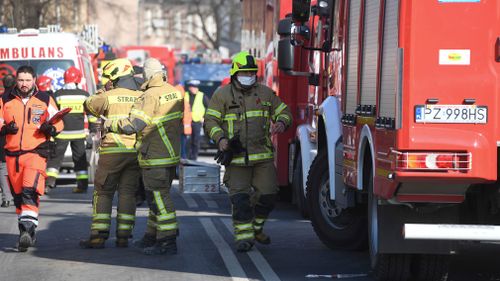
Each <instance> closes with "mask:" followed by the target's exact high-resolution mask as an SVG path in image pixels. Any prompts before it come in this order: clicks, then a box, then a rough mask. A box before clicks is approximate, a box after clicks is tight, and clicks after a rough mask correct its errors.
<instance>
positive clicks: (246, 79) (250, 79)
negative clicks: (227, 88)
mask: <svg viewBox="0 0 500 281" xmlns="http://www.w3.org/2000/svg"><path fill="white" fill-rule="evenodd" d="M237 79H238V82H240V84H241V85H242V86H252V85H253V84H255V79H256V78H255V75H252V76H238V77H237Z"/></svg>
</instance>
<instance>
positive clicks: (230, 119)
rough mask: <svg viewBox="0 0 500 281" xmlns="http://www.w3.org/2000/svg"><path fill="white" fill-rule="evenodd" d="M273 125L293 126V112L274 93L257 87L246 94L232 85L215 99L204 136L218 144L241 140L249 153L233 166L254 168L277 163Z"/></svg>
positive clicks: (208, 111)
mask: <svg viewBox="0 0 500 281" xmlns="http://www.w3.org/2000/svg"><path fill="white" fill-rule="evenodd" d="M271 121H272V122H278V121H281V122H283V123H284V124H285V126H286V127H288V126H290V125H291V124H292V115H291V114H290V110H289V109H288V107H287V105H286V104H285V103H283V102H282V101H281V99H280V98H279V97H278V96H276V94H275V93H274V92H273V90H272V89H270V88H269V87H266V86H264V85H261V84H255V85H254V86H253V87H252V88H250V89H248V90H245V91H243V90H241V89H239V88H238V87H237V86H236V85H234V84H233V83H231V84H229V85H226V86H223V87H221V88H219V89H218V90H217V91H216V92H215V93H214V95H213V96H212V98H211V100H210V103H209V104H208V108H207V112H206V114H205V132H206V133H205V134H206V135H208V136H210V138H211V139H213V140H214V141H215V142H216V143H219V140H220V139H221V138H223V137H225V138H228V139H231V138H233V137H234V136H239V138H240V141H241V143H242V145H243V148H245V149H246V152H243V153H240V154H237V155H235V156H234V158H233V161H232V162H231V165H251V164H252V163H256V162H264V161H271V160H273V159H274V147H273V144H272V142H271V136H270V132H269V128H270V125H271Z"/></svg>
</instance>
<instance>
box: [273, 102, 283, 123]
mask: <svg viewBox="0 0 500 281" xmlns="http://www.w3.org/2000/svg"><path fill="white" fill-rule="evenodd" d="M285 108H286V104H285V103H284V102H282V103H281V104H280V105H279V106H278V108H276V110H274V115H273V120H276V117H277V116H278V115H280V113H281V112H282V111H283V110H285Z"/></svg>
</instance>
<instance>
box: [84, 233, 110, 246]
mask: <svg viewBox="0 0 500 281" xmlns="http://www.w3.org/2000/svg"><path fill="white" fill-rule="evenodd" d="M105 243H106V238H104V237H102V236H95V235H90V238H89V239H87V240H81V241H80V243H79V245H80V248H82V249H103V248H104V244H105Z"/></svg>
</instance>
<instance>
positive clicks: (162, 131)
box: [153, 112, 182, 157]
mask: <svg viewBox="0 0 500 281" xmlns="http://www.w3.org/2000/svg"><path fill="white" fill-rule="evenodd" d="M181 118H182V112H173V113H170V114H167V115H165V116H162V117H158V118H154V119H153V124H155V125H156V127H157V128H158V133H160V137H161V139H162V140H163V143H164V144H165V146H166V147H167V150H168V153H169V154H170V157H175V156H176V155H175V150H174V148H173V147H172V144H171V143H170V140H169V139H168V136H167V132H166V131H165V128H164V127H163V124H162V122H167V121H170V120H174V119H181Z"/></svg>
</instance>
